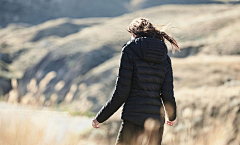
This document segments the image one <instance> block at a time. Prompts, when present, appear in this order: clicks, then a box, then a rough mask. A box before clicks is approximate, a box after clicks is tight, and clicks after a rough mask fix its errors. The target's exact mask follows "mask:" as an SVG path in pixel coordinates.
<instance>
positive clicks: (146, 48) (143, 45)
mask: <svg viewBox="0 0 240 145" xmlns="http://www.w3.org/2000/svg"><path fill="white" fill-rule="evenodd" d="M127 45H128V46H129V47H130V48H131V49H132V50H133V52H135V53H136V55H138V56H139V57H140V58H141V59H143V60H145V61H148V62H152V63H160V62H162V61H164V60H165V59H166V58H167V53H168V50H167V46H166V44H165V43H164V42H162V41H161V40H159V39H156V38H149V37H139V38H135V39H133V40H131V41H129V42H128V43H127Z"/></svg>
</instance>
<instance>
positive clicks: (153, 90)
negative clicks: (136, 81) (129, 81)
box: [132, 85, 155, 91]
mask: <svg viewBox="0 0 240 145" xmlns="http://www.w3.org/2000/svg"><path fill="white" fill-rule="evenodd" d="M133 86H137V85H132V90H144V89H140V88H133ZM144 91H155V90H144Z"/></svg>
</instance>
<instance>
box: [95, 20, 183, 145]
mask: <svg viewBox="0 0 240 145" xmlns="http://www.w3.org/2000/svg"><path fill="white" fill-rule="evenodd" d="M127 31H128V32H129V33H130V34H131V36H132V38H133V39H132V40H131V41H128V42H127V43H126V44H125V45H124V46H123V48H122V54H121V60H120V67H119V72H118V77H117V80H116V85H115V91H114V93H113V95H112V97H111V98H110V99H109V100H108V102H107V103H106V104H105V106H103V107H102V109H101V110H100V111H99V112H98V114H97V115H96V118H94V119H93V127H95V128H98V126H97V125H98V124H99V123H102V122H104V121H106V120H107V119H108V118H109V117H110V116H111V115H112V114H113V113H114V112H116V111H117V110H118V109H119V108H120V107H121V106H122V104H124V103H125V104H124V106H123V110H122V114H121V118H122V119H123V122H122V125H121V127H120V130H119V135H118V140H117V144H129V143H130V142H132V141H133V144H136V143H135V140H134V139H131V138H132V137H133V135H134V134H135V135H134V136H138V135H137V134H138V133H139V131H140V132H142V131H143V130H144V128H145V122H146V121H147V119H148V118H151V119H152V120H155V121H156V120H157V121H159V123H160V124H159V125H160V126H158V127H156V126H155V127H153V128H155V129H157V130H158V129H159V130H158V131H157V132H155V133H153V134H154V135H157V139H156V141H157V144H161V140H162V134H163V125H164V122H165V118H164V116H165V113H164V112H165V111H164V109H163V104H162V101H163V103H164V105H165V109H166V111H167V113H168V117H169V120H170V121H173V120H175V119H176V102H175V98H174V93H173V75H172V66H171V59H170V58H169V56H168V55H167V52H168V49H167V47H166V45H165V43H164V41H165V40H168V41H169V42H170V43H171V45H172V46H175V47H176V49H177V50H179V51H180V49H179V47H178V44H177V42H176V41H175V40H174V39H173V38H172V37H170V36H169V35H167V34H166V33H165V32H164V31H160V30H158V29H157V28H156V27H154V26H153V24H152V23H151V22H150V21H149V20H148V19H146V18H137V19H134V20H133V21H132V23H130V25H129V27H128V28H127ZM172 50H173V52H174V49H173V48H172ZM161 99H162V100H161ZM174 122H175V121H173V122H171V123H170V124H169V125H171V124H174ZM147 126H148V125H147ZM150 126H151V125H150ZM155 131H156V130H155ZM131 140H132V141H131ZM153 140H154V139H153Z"/></svg>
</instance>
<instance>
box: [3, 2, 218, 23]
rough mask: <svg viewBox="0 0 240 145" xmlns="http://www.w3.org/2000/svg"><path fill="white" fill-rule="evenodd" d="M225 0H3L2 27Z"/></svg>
mask: <svg viewBox="0 0 240 145" xmlns="http://www.w3.org/2000/svg"><path fill="white" fill-rule="evenodd" d="M203 3H222V2H218V1H211V0H168V1H147V0H121V1H120V0H115V1H111V0H98V1H94V0H87V1H86V0H68V1H66V0H37V1H36V0H14V1H12V0H0V26H1V27H6V26H7V25H8V24H10V23H26V24H28V25H36V24H40V23H43V22H45V21H48V20H51V19H57V18H62V17H69V18H87V17H116V16H120V15H122V14H125V13H131V12H133V11H136V10H140V9H144V8H149V7H153V6H159V5H163V4H203Z"/></svg>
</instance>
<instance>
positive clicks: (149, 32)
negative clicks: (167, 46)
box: [127, 17, 180, 53]
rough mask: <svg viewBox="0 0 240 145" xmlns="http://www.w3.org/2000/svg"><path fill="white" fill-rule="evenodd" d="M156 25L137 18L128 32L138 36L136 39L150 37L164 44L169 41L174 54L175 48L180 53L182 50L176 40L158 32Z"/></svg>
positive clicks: (162, 32) (128, 28) (147, 20)
mask: <svg viewBox="0 0 240 145" xmlns="http://www.w3.org/2000/svg"><path fill="white" fill-rule="evenodd" d="M155 26H156V25H154V24H152V23H151V22H150V21H149V19H147V18H143V17H140V18H136V19H134V20H133V21H132V22H131V23H130V25H129V26H128V27H127V31H128V32H129V33H133V34H134V35H136V37H150V38H156V39H159V40H161V41H163V42H165V39H166V40H167V41H169V42H170V43H171V45H172V52H173V53H174V52H175V49H174V48H173V47H175V48H176V49H177V50H178V51H180V48H179V46H178V44H177V42H176V40H175V39H173V38H172V37H170V36H169V35H168V34H167V33H166V32H164V30H161V31H160V30H158V29H157V27H155Z"/></svg>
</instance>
